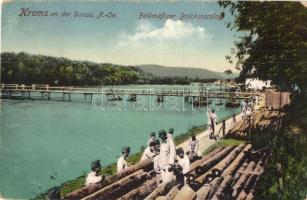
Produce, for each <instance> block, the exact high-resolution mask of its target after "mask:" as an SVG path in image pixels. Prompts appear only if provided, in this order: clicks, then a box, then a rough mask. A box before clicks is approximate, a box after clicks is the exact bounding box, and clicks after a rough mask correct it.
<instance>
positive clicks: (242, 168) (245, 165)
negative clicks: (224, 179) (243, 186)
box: [233, 158, 249, 183]
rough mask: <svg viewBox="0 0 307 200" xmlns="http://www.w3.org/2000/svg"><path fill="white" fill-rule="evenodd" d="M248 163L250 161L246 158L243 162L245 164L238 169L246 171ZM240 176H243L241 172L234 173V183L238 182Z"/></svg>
mask: <svg viewBox="0 0 307 200" xmlns="http://www.w3.org/2000/svg"><path fill="white" fill-rule="evenodd" d="M248 163H249V161H248V159H247V158H246V159H245V161H244V163H243V164H242V165H241V166H240V168H239V169H238V171H244V170H245V168H246V167H247V165H248ZM240 177H241V173H236V174H235V175H234V177H233V182H234V183H235V182H237V181H238V179H239V178H240Z"/></svg>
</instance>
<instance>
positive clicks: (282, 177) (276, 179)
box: [253, 94, 307, 200]
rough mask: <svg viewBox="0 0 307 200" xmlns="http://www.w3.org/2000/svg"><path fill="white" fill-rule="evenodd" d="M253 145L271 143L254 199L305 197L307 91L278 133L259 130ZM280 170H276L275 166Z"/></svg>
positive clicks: (306, 184) (291, 109)
mask: <svg viewBox="0 0 307 200" xmlns="http://www.w3.org/2000/svg"><path fill="white" fill-rule="evenodd" d="M255 138H256V137H254V140H253V142H254V143H255V145H260V146H261V145H267V144H268V145H270V146H271V147H272V148H273V155H272V158H271V159H270V162H269V163H268V166H267V169H266V171H265V174H264V176H262V178H261V180H260V184H258V187H257V190H256V191H257V192H256V197H255V198H256V199H261V200H262V199H266V200H271V199H272V200H275V199H289V200H290V199H291V200H294V199H304V198H306V196H307V94H305V96H303V97H301V98H298V99H296V100H295V101H294V102H293V103H292V105H291V107H290V108H289V113H288V115H287V116H286V118H285V119H284V124H283V128H282V130H281V132H280V133H262V134H261V135H260V136H258V137H257V140H255ZM278 164H280V165H281V170H280V171H279V170H277V165H278Z"/></svg>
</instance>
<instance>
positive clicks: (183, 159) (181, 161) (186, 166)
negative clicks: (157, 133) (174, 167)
mask: <svg viewBox="0 0 307 200" xmlns="http://www.w3.org/2000/svg"><path fill="white" fill-rule="evenodd" d="M177 155H178V156H177V160H178V165H179V166H180V167H181V170H182V171H181V176H182V178H181V181H182V182H184V183H186V179H187V178H186V175H187V174H188V172H189V171H190V160H189V158H188V156H187V155H186V154H185V153H184V151H183V149H182V148H181V147H180V148H178V149H177ZM183 177H184V178H183ZM183 180H184V181H183Z"/></svg>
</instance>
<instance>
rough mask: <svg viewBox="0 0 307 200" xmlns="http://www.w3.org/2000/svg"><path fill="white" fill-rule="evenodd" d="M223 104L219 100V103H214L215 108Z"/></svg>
mask: <svg viewBox="0 0 307 200" xmlns="http://www.w3.org/2000/svg"><path fill="white" fill-rule="evenodd" d="M223 104H224V103H223V102H222V100H220V101H219V102H217V103H215V105H216V106H221V105H223Z"/></svg>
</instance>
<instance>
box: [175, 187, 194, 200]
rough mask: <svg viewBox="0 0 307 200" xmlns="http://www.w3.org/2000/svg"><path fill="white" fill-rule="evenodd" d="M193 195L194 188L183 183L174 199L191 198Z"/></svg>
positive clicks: (186, 199)
mask: <svg viewBox="0 0 307 200" xmlns="http://www.w3.org/2000/svg"><path fill="white" fill-rule="evenodd" d="M195 197H196V193H195V192H194V190H192V188H190V186H188V185H185V186H184V187H183V188H182V189H181V190H179V192H178V193H177V195H176V196H175V198H174V200H183V199H184V200H192V199H194V198H195Z"/></svg>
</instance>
